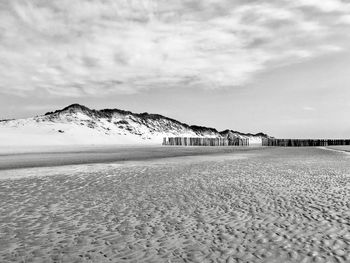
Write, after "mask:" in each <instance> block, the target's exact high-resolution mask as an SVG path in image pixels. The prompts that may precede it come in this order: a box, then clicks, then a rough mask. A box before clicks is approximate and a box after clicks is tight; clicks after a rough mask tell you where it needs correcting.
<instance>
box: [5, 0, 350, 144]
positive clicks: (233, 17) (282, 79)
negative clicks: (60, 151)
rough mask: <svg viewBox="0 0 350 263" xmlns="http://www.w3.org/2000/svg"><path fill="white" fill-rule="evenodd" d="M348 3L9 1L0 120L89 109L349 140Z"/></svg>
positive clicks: (316, 0)
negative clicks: (76, 107)
mask: <svg viewBox="0 0 350 263" xmlns="http://www.w3.org/2000/svg"><path fill="white" fill-rule="evenodd" d="M349 30H350V2H348V1H347V0H322V1H320V0H174V1H169V0H167V1H165V0H74V1H72V0H50V1H47V0H0V119H8V118H24V117H30V116H34V115H39V114H43V113H45V112H47V111H52V110H56V109H59V108H63V107H65V106H67V105H69V104H72V103H80V104H83V105H86V106H88V107H90V108H94V109H103V108H119V109H124V110H131V111H134V112H151V113H159V114H162V115H166V116H168V117H171V118H175V119H178V120H180V121H182V122H186V123H189V124H197V125H205V126H210V127H215V128H217V129H218V130H223V129H233V130H238V131H242V132H254V133H255V132H265V133H268V134H270V135H272V136H275V137H280V138H287V137H288V138H316V137H317V138H345V137H346V138H349V137H350V120H349V118H348V114H347V113H349V112H350V103H349V102H348V101H349V99H350V89H349V87H348V86H349V84H350V50H349V47H350V34H349V32H350V31H349Z"/></svg>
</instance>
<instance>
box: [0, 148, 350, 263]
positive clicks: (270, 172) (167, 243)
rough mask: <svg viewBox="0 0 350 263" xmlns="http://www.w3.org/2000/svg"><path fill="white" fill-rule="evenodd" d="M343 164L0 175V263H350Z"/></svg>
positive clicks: (279, 161) (288, 158)
mask: <svg viewBox="0 0 350 263" xmlns="http://www.w3.org/2000/svg"><path fill="white" fill-rule="evenodd" d="M349 156H350V155H348V154H346V153H340V152H334V151H327V150H323V149H316V148H269V149H265V150H259V151H250V152H245V153H232V154H230V155H225V156H201V157H178V158H173V159H162V160H153V161H144V162H134V163H132V164H130V163H124V164H104V165H103V164H99V165H84V168H83V167H82V166H80V167H75V166H74V167H73V166H72V167H61V168H59V169H58V168H56V169H54V170H52V169H53V168H35V169H22V170H11V171H2V172H1V173H2V174H3V177H1V173H0V178H2V179H1V180H0V233H1V234H0V262H253V263H254V262H266V263H267V262H268V263H274V262H276V263H277V262H304V263H307V262H350V159H349ZM50 169H51V170H50ZM11 173H12V175H16V174H17V177H16V179H13V178H15V177H11ZM42 173H46V174H47V175H49V176H42V175H43V174H42ZM37 175H40V176H37ZM19 177H20V178H19Z"/></svg>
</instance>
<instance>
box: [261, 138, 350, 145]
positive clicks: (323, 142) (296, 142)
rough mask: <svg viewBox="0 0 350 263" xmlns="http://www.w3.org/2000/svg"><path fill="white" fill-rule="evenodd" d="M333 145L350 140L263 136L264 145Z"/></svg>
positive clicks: (343, 143) (349, 142) (346, 143)
mask: <svg viewBox="0 0 350 263" xmlns="http://www.w3.org/2000/svg"><path fill="white" fill-rule="evenodd" d="M332 145H350V140H344V139H339V140H330V139H327V140H314V139H271V138H263V139H262V146H280V147H309V146H314V147H315V146H332Z"/></svg>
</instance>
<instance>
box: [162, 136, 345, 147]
mask: <svg viewBox="0 0 350 263" xmlns="http://www.w3.org/2000/svg"><path fill="white" fill-rule="evenodd" d="M163 145H172V146H249V139H242V138H235V139H227V138H206V137H165V138H163ZM332 145H350V139H346V140H345V139H338V140H331V139H321V140H316V139H272V138H262V146H279V147H310V146H313V147H316V146H332Z"/></svg>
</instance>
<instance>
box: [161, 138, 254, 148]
mask: <svg viewBox="0 0 350 263" xmlns="http://www.w3.org/2000/svg"><path fill="white" fill-rule="evenodd" d="M163 145H171V146H249V139H240V138H236V139H226V138H205V137H165V138H163Z"/></svg>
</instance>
